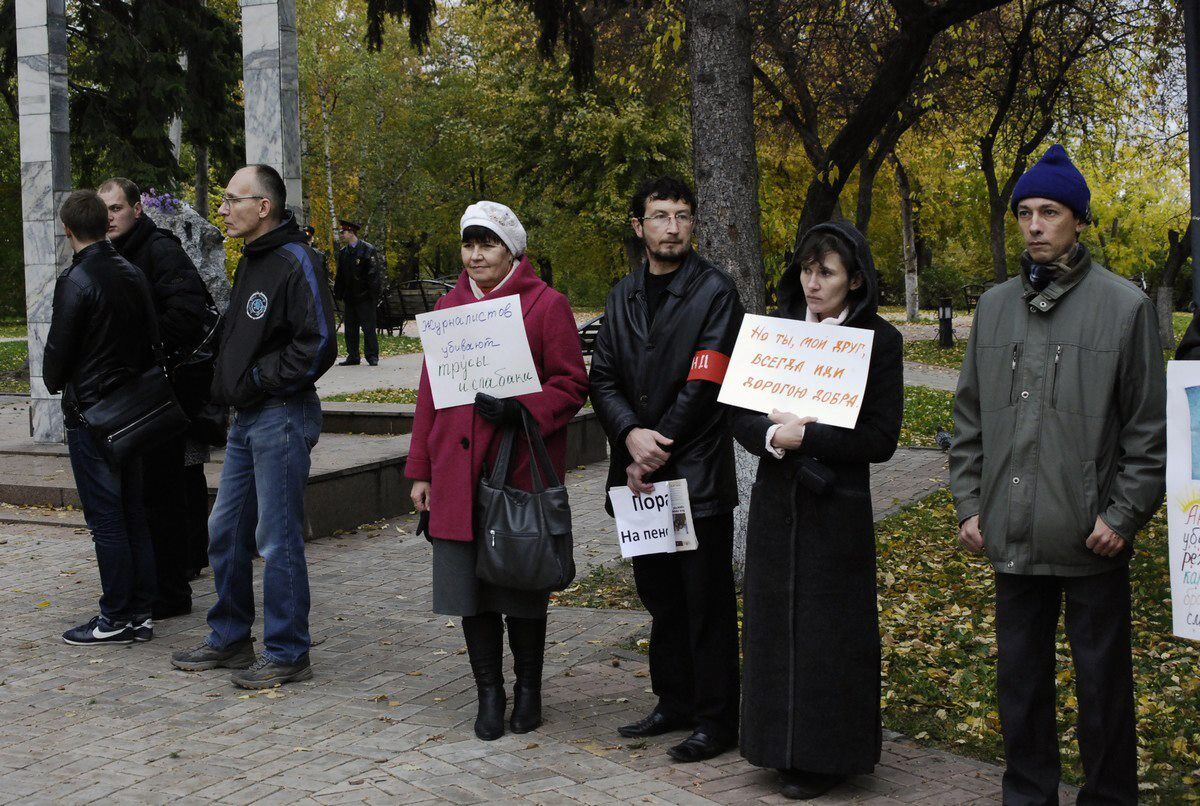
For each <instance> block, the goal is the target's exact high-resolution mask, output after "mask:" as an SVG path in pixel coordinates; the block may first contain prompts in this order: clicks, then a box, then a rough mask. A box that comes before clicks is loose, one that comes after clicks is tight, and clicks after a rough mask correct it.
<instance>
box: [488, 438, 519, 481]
mask: <svg viewBox="0 0 1200 806" xmlns="http://www.w3.org/2000/svg"><path fill="white" fill-rule="evenodd" d="M516 438H517V429H515V428H512V427H509V428H505V429H504V435H503V436H502V437H501V438H500V450H499V451H497V452H496V466H495V467H493V468H492V474H491V478H490V481H489V483H490V484H491V485H492V486H493V487H503V486H504V483H505V482H506V481H508V466H509V464H510V463H511V460H512V452H513V443H514V442H515V441H516Z"/></svg>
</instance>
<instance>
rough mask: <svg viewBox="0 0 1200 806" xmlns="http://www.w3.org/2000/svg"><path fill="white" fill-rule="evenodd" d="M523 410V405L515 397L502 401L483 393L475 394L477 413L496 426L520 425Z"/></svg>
mask: <svg viewBox="0 0 1200 806" xmlns="http://www.w3.org/2000/svg"><path fill="white" fill-rule="evenodd" d="M521 408H522V406H521V404H520V403H518V402H517V399H516V398H513V397H506V398H504V399H503V400H501V399H499V398H495V397H492V396H491V395H485V394H484V393H483V392H476V394H475V411H477V412H479V416H480V417H482V418H483V419H485V420H487V421H488V422H489V423H493V424H495V425H499V426H505V425H519V424H520V423H521Z"/></svg>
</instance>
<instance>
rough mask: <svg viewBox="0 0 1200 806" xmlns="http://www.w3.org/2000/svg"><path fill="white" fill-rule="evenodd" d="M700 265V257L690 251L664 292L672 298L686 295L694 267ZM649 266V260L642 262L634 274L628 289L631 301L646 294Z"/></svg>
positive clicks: (694, 270) (693, 251)
mask: <svg viewBox="0 0 1200 806" xmlns="http://www.w3.org/2000/svg"><path fill="white" fill-rule="evenodd" d="M699 263H700V256H699V255H697V254H696V251H695V250H694V249H693V250H690V251H688V253H687V256H686V257H685V258H684V259H683V263H681V264H680V266H679V268H678V269H676V270H675V271H674V272H672V276H671V282H670V283H668V284H667V287H666V292H667V293H668V294H670V295H672V296H674V297H682V296H683V295H684V294H686V293H687V289H688V285H689V284H690V283H691V281H692V277H694V276H695V274H696V267H697V266H698V265H699ZM649 266H650V260H649V259H648V258H647V259H644V260H642V266H641V268H640V269H638V270H637V271H636V272H634V277H633V285H631V286H630V287H629V298H630V299H633V298H634V297H636V296H637V295H639V294H643V295H644V294H645V293H646V271H647V270H648V268H649Z"/></svg>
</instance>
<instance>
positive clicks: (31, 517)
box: [0, 403, 607, 538]
mask: <svg viewBox="0 0 1200 806" xmlns="http://www.w3.org/2000/svg"><path fill="white" fill-rule="evenodd" d="M325 405H327V406H329V407H330V408H333V407H340V408H339V409H338V410H337V411H336V412H335V414H334V416H332V417H329V418H328V420H327V422H326V427H325V428H324V429H323V432H322V435H321V439H320V441H319V442H318V443H317V445H316V447H315V448H313V452H312V470H311V471H310V473H309V478H308V487H307V492H306V495H305V501H304V511H305V519H306V521H307V524H306V535H307V537H309V538H311V537H320V536H325V535H330V534H333V533H334V532H338V531H344V530H349V529H353V528H355V527H357V526H359V525H360V524H364V523H370V522H372V521H376V520H380V519H383V518H393V517H396V516H398V515H403V514H406V513H408V512H410V511H411V509H412V503H411V502H410V500H409V497H408V492H409V487H410V482H409V480H408V479H406V478H404V466H405V463H406V462H407V461H408V450H409V442H410V437H409V436H408V433H407V431H408V430H409V429H410V428H411V419H412V413H411V409H412V408H413V407H411V406H409V407H399V406H390V407H386V406H385V407H384V408H383V409H379V408H378V407H377V404H369V403H339V404H325ZM362 406H366V407H376V408H375V410H374V411H371V410H367V411H365V412H359V411H356V409H357V407H362ZM398 409H408V410H409V411H407V412H406V411H400V410H398ZM382 421H388V422H389V423H390V425H389V426H388V427H389V428H390V429H392V430H388V431H382V432H380V431H374V432H372V431H367V430H366V429H369V428H371V427H375V426H378V424H379V423H380V422H382ZM406 421H407V424H408V425H407V427H405V422H406ZM333 429H345V430H346V431H348V432H349V433H339V432H338V431H336V430H333ZM396 432H399V433H396ZM567 443H568V445H567V465H568V467H575V466H579V465H586V464H591V463H592V462H596V461H603V460H604V459H605V458H606V457H607V444H606V442H605V440H604V433H603V431H602V430H601V428H600V424H599V422H598V420H597V419H596V416H595V414H594V413H593V412H591V411H590V410H588V411H584V412H581V413H580V414H578V415H576V417H575V419H574V420H573V421H572V422H571V424H570V425H569V426H568V431H567ZM224 459H225V453H224V451H213V454H212V461H210V462H209V463H208V464H207V465H206V466H205V474H206V476H207V478H208V490H209V499H210V502H211V500H213V499H215V496H216V490H217V485H218V483H219V482H220V478H221V467H222V464H223V462H224ZM0 465H2V466H3V468H4V474H3V477H2V478H0V502H2V503H4V504H10V505H14V506H17V507H35V508H39V509H36V510H33V512H32V514H28V513H17V514H14V513H13V512H12V511H11V510H8V509H2V508H0V522H22V523H49V524H53V523H57V522H59V521H58V517H59V516H57V515H50V514H46V513H51V512H58V511H63V508H65V507H73V508H75V509H76V510H78V509H79V508H80V507H81V506H82V505H81V503H80V500H79V494H78V492H77V491H76V489H75V481H74V478H73V476H72V473H71V463H70V459H69V457H68V455H67V448H66V446H65V445H35V444H33V443H32V442H28V441H10V442H7V443H0ZM45 508H54V509H45ZM68 511H69V510H68ZM79 522H80V523H81V522H82V520H81V519H80V520H79ZM71 525H78V524H77V523H72V524H71Z"/></svg>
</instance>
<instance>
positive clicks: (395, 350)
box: [338, 333, 421, 358]
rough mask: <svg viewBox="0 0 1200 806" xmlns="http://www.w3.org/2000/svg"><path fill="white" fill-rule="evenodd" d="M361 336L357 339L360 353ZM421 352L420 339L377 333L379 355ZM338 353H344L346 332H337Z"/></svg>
mask: <svg viewBox="0 0 1200 806" xmlns="http://www.w3.org/2000/svg"><path fill="white" fill-rule="evenodd" d="M362 347H363V342H362V336H361V335H360V336H359V339H358V349H359V353H360V355H361V353H362ZM419 352H421V340H420V339H416V338H413V337H412V336H388V335H387V334H385V333H381V334H379V355H380V357H384V358H386V357H387V356H392V355H408V354H410V353H419ZM338 355H340V356H344V355H346V334H345V333H339V334H338Z"/></svg>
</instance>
